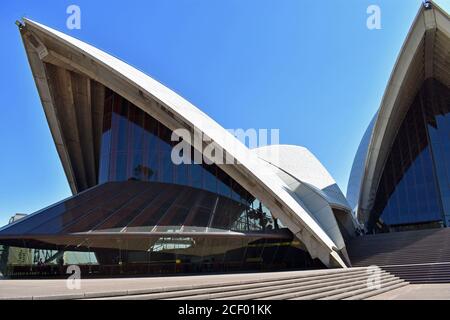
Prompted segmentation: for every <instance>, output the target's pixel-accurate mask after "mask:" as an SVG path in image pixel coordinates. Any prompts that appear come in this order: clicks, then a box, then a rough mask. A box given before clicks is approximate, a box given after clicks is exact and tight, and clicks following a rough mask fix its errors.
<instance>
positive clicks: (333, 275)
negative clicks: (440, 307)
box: [94, 268, 408, 300]
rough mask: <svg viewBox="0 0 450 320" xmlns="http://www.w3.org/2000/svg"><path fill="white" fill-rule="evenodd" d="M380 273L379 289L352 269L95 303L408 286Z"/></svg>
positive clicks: (323, 295) (332, 295)
mask: <svg viewBox="0 0 450 320" xmlns="http://www.w3.org/2000/svg"><path fill="white" fill-rule="evenodd" d="M379 271H380V273H379V283H380V288H378V289H376V288H371V287H370V286H368V278H369V277H370V276H371V275H373V273H371V272H370V271H369V270H368V268H350V269H332V270H317V271H305V272H298V273H297V274H296V275H291V276H288V277H286V276H279V277H277V278H272V279H270V280H264V279H254V280H244V281H242V280H241V281H239V282H222V283H208V284H199V285H190V286H184V287H183V286H172V287H167V288H160V289H158V290H152V289H149V290H148V292H144V291H141V292H140V293H138V294H128V295H122V296H120V295H119V296H118V295H116V296H107V294H105V295H104V296H102V297H98V298H95V299H94V300H98V299H99V300H113V299H114V300H115V299H119V300H154V299H159V300H167V299H170V300H172V299H173V300H266V299H270V300H281V299H283V300H285V299H288V300H318V299H332V300H338V299H357V300H358V299H365V298H368V297H371V296H375V295H378V294H381V293H384V292H387V291H390V290H393V289H396V288H400V287H403V286H406V285H408V283H407V282H406V281H404V280H402V279H399V278H398V277H396V276H394V275H391V274H390V273H388V272H387V271H385V270H379Z"/></svg>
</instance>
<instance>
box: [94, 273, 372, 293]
mask: <svg viewBox="0 0 450 320" xmlns="http://www.w3.org/2000/svg"><path fill="white" fill-rule="evenodd" d="M366 272H367V271H366V269H365V268H352V269H333V270H327V271H325V270H320V272H319V271H318V272H317V273H314V272H305V274H303V275H302V274H299V275H298V276H289V277H277V278H273V279H270V280H265V279H258V280H251V281H250V280H249V281H239V282H228V283H226V282H225V283H211V284H207V285H205V284H202V285H197V286H195V285H194V286H187V287H181V286H176V287H168V288H161V290H158V291H155V290H149V291H148V292H145V291H141V292H136V294H128V295H126V296H117V295H116V296H111V297H108V296H107V293H105V295H104V296H100V297H96V298H93V300H110V299H111V300H113V299H118V298H120V299H124V300H148V299H167V298H175V297H179V296H185V297H188V296H193V295H198V294H205V293H214V292H224V291H233V290H239V289H241V288H242V289H248V288H258V287H262V286H263V287H266V286H272V285H275V284H280V283H281V284H289V283H295V282H301V281H305V282H308V283H314V281H317V282H320V281H327V280H329V279H334V278H335V277H337V276H340V277H346V276H348V277H353V276H355V275H359V274H363V273H366Z"/></svg>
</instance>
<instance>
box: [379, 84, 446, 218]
mask: <svg viewBox="0 0 450 320" xmlns="http://www.w3.org/2000/svg"><path fill="white" fill-rule="evenodd" d="M437 88H442V86H441V85H440V84H439V83H438V82H436V81H435V80H427V81H426V82H425V83H424V85H423V87H422V89H421V90H420V92H419V94H418V95H417V97H416V99H415V100H414V101H413V103H412V105H411V107H410V109H409V111H408V113H407V115H406V117H405V119H404V120H403V123H402V125H401V127H400V129H399V132H398V134H397V137H396V139H395V141H394V144H393V146H392V150H391V153H390V155H389V158H388V160H387V162H386V166H385V168H384V172H383V175H382V177H381V181H380V184H379V189H378V191H377V195H376V200H375V204H374V208H373V214H372V217H371V219H372V220H371V221H372V222H371V225H372V226H373V225H374V221H375V220H376V219H378V218H380V220H381V221H382V222H383V223H385V224H386V225H388V226H389V225H391V226H395V225H406V224H415V223H426V222H433V221H440V220H442V219H443V213H445V209H444V210H443V209H442V202H441V201H442V200H443V197H442V194H440V193H439V191H438V186H439V187H440V185H441V184H440V183H439V181H440V180H441V179H442V177H443V176H444V177H445V178H444V179H447V177H446V175H445V173H444V172H443V171H444V170H442V167H443V166H442V163H444V164H445V163H449V162H448V161H447V162H446V159H440V160H439V161H438V160H437V159H438V158H440V154H439V151H436V150H438V148H439V143H440V142H439V141H440V140H439V138H438V136H437V135H436V128H437V125H438V122H439V120H437V118H436V116H435V114H436V105H438V104H439V103H437V102H436V91H438V90H439V89H437ZM442 90H443V91H442V92H444V93H443V94H447V95H448V88H446V87H445V88H442ZM429 140H430V141H431V145H429V143H428V141H429ZM447 141H449V139H447ZM442 160H444V161H442Z"/></svg>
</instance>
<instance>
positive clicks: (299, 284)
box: [174, 271, 367, 300]
mask: <svg viewBox="0 0 450 320" xmlns="http://www.w3.org/2000/svg"><path fill="white" fill-rule="evenodd" d="M366 276H367V275H366V271H364V272H361V273H353V274H350V275H346V276H339V277H335V278H337V279H339V280H336V281H339V282H348V281H350V280H351V279H355V278H359V277H366ZM331 281H332V278H327V279H314V280H297V281H295V282H293V283H289V284H281V283H279V282H277V283H275V284H264V285H259V287H256V288H243V287H241V288H236V290H233V291H225V292H223V290H217V291H218V292H217V293H214V292H210V293H207V294H204V295H199V296H197V295H196V296H189V297H186V296H181V297H177V298H174V300H209V299H216V300H217V299H220V300H226V299H233V300H241V297H242V298H243V299H247V298H246V297H247V296H249V295H255V294H256V295H265V294H267V293H268V292H272V291H273V290H286V289H291V288H295V289H296V290H305V289H308V288H315V287H322V286H323V285H324V283H328V282H331Z"/></svg>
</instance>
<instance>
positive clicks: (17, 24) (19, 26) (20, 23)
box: [15, 18, 25, 30]
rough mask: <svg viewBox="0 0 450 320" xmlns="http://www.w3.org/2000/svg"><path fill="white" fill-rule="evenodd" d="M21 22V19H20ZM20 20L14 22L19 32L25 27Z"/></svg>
mask: <svg viewBox="0 0 450 320" xmlns="http://www.w3.org/2000/svg"><path fill="white" fill-rule="evenodd" d="M21 20H22V21H23V18H22V19H21ZM21 20H16V22H15V24H16V26H17V27H18V28H19V30H22V29H23V28H24V27H25V24H24V23H23V22H22V21H21Z"/></svg>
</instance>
